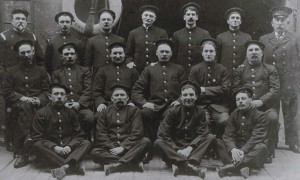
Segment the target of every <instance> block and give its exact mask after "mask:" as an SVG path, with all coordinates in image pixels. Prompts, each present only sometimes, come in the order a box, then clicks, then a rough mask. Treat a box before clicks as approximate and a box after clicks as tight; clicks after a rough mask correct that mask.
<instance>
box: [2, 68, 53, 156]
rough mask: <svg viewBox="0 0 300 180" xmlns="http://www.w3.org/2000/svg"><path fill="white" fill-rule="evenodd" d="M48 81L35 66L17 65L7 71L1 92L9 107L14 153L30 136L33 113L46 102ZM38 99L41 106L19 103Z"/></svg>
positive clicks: (45, 74)
mask: <svg viewBox="0 0 300 180" xmlns="http://www.w3.org/2000/svg"><path fill="white" fill-rule="evenodd" d="M49 84H50V79H49V76H48V74H47V72H46V71H45V70H44V69H42V68H41V67H38V66H36V65H30V66H24V65H23V64H19V65H16V66H13V67H11V68H8V69H7V72H6V76H5V80H4V81H3V91H4V98H5V101H6V103H8V104H9V105H10V107H11V108H10V109H9V111H10V112H11V115H12V116H11V117H10V119H9V120H10V121H11V122H12V125H13V127H12V128H13V129H12V131H13V132H14V134H13V135H11V136H13V137H14V138H15V142H14V147H15V150H16V151H19V150H21V149H22V146H23V145H22V144H23V138H24V137H25V136H27V135H29V134H30V130H31V127H32V119H33V116H34V113H35V112H36V111H37V110H38V109H39V108H40V107H43V106H45V105H46V104H47V102H48V96H47V95H48V92H47V91H48V87H49ZM23 96H26V97H38V98H39V100H40V102H41V104H40V105H39V106H38V105H33V104H31V103H28V102H22V101H20V98H22V97H23Z"/></svg>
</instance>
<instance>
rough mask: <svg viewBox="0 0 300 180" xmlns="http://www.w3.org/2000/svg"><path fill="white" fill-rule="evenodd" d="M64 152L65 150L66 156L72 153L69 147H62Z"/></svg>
mask: <svg viewBox="0 0 300 180" xmlns="http://www.w3.org/2000/svg"><path fill="white" fill-rule="evenodd" d="M64 150H65V152H67V154H70V153H71V151H72V149H71V147H70V146H65V147H64Z"/></svg>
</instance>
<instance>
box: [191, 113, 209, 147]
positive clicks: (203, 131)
mask: <svg viewBox="0 0 300 180" xmlns="http://www.w3.org/2000/svg"><path fill="white" fill-rule="evenodd" d="M198 123H199V124H198V127H197V131H196V138H195V139H194V140H193V141H192V142H191V144H190V146H191V147H193V149H195V148H196V147H198V146H199V145H200V143H201V142H202V140H203V138H204V137H205V136H207V135H208V134H209V129H208V124H207V122H206V116H205V111H201V114H200V117H199V120H198Z"/></svg>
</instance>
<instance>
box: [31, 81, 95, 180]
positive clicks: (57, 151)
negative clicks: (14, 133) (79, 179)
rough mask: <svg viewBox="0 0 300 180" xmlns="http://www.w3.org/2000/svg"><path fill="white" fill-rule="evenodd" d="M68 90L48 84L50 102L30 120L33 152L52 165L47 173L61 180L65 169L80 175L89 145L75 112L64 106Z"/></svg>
mask: <svg viewBox="0 0 300 180" xmlns="http://www.w3.org/2000/svg"><path fill="white" fill-rule="evenodd" d="M68 93H70V89H69V88H67V87H66V86H64V85H62V84H58V83H52V84H51V85H50V94H49V98H50V100H51V103H49V104H48V105H47V106H45V107H44V108H42V109H40V110H39V111H37V113H36V115H35V118H34V121H33V133H32V137H33V140H34V141H35V143H34V144H33V149H34V152H36V154H37V155H38V157H40V158H42V159H44V160H46V162H47V164H48V163H50V164H51V165H53V166H54V167H56V168H55V169H52V170H51V173H52V176H53V177H54V178H57V179H62V178H63V177H64V176H65V175H66V173H67V172H69V171H73V172H77V173H79V174H81V175H84V174H85V171H84V166H83V165H82V164H81V161H82V159H83V157H84V155H85V154H86V153H88V152H89V149H90V147H91V143H90V142H89V141H88V140H85V139H84V137H85V136H84V133H83V131H82V130H81V128H80V124H79V121H78V118H77V116H76V112H75V111H74V110H72V109H69V108H67V107H65V102H66V100H67V94H68ZM57 167H58V168H57Z"/></svg>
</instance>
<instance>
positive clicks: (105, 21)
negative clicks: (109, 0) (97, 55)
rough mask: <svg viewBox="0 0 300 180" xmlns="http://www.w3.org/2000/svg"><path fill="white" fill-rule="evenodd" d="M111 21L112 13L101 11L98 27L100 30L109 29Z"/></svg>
mask: <svg viewBox="0 0 300 180" xmlns="http://www.w3.org/2000/svg"><path fill="white" fill-rule="evenodd" d="M113 22H114V20H113V17H112V15H111V14H110V13H108V12H103V13H102V14H101V15H100V19H99V25H100V28H101V29H102V30H106V31H109V30H111V29H112V25H113Z"/></svg>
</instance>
